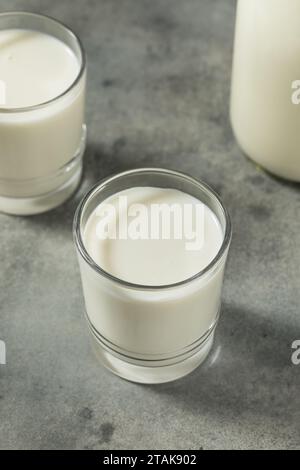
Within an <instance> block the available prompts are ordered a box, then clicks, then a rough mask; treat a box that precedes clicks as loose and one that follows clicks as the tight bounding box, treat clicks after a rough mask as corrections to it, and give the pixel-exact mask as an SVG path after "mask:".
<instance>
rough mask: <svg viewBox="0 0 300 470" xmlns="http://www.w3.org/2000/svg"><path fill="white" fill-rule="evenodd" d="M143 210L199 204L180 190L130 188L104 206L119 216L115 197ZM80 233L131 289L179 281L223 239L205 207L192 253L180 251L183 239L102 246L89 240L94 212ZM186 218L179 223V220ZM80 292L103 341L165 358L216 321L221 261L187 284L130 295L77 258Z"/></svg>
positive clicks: (105, 242)
mask: <svg viewBox="0 0 300 470" xmlns="http://www.w3.org/2000/svg"><path fill="white" fill-rule="evenodd" d="M124 195H125V196H127V198H128V201H129V203H130V205H131V204H133V203H139V204H143V205H144V206H146V207H147V208H148V209H150V206H151V205H152V204H154V203H156V204H162V203H164V204H168V205H171V204H174V203H177V204H179V205H184V204H189V205H196V204H199V201H198V200H197V199H195V198H194V197H192V196H190V195H188V194H185V193H183V192H181V191H177V190H173V189H160V188H154V187H147V188H146V187H143V188H141V187H140V188H139V187H137V188H131V189H128V190H125V191H122V192H120V193H117V194H116V195H114V196H111V197H110V198H109V199H107V200H105V201H104V203H105V204H107V203H110V204H112V205H113V206H114V207H115V208H116V209H117V211H116V214H117V219H118V222H119V223H120V224H122V223H123V222H122V221H123V220H125V219H124V218H123V216H124V214H120V212H118V207H119V206H118V198H119V196H124ZM102 204H103V203H101V205H102ZM101 205H100V206H98V208H96V209H95V210H94V211H93V212H92V213H91V215H90V216H89V219H88V221H87V223H86V226H85V229H84V231H83V242H84V245H85V248H86V250H87V252H88V253H89V255H90V256H91V258H92V259H93V260H94V262H95V263H96V264H97V265H98V266H100V267H101V268H102V269H103V270H105V271H106V272H108V273H110V274H112V275H114V276H116V277H118V278H119V279H122V280H125V281H127V282H131V283H137V284H144V285H148V286H154V285H155V286H158V285H166V284H172V283H176V282H180V281H183V280H186V279H188V278H190V277H191V276H194V275H195V274H197V273H198V272H199V271H201V270H202V269H204V268H205V267H206V266H207V265H208V264H209V263H210V262H211V261H212V260H213V259H214V258H215V256H216V255H217V253H218V251H219V250H220V247H221V245H222V242H223V239H224V234H223V231H222V228H221V226H220V223H219V221H218V219H217V217H216V216H215V215H214V214H213V212H212V211H211V210H210V209H209V208H208V207H207V206H205V205H204V222H205V224H204V238H203V245H202V247H201V249H200V250H198V251H187V250H186V245H185V241H183V240H174V239H171V240H162V239H160V240H151V239H149V240H132V239H127V240H119V239H118V238H117V239H113V240H112V239H106V240H101V239H99V238H98V237H97V235H96V229H97V224H98V222H99V220H100V218H99V215H97V212H96V211H98V213H99V207H101ZM185 220H186V219H185ZM79 262H80V267H81V274H82V282H83V289H84V295H85V303H86V310H87V314H88V317H89V320H90V322H91V324H92V325H93V327H94V328H95V329H96V330H97V332H98V333H100V334H101V336H102V337H103V338H104V341H108V342H111V343H112V344H113V345H114V347H117V348H120V350H121V351H122V352H123V354H124V351H127V352H129V353H130V354H131V355H133V356H134V357H143V355H157V356H159V355H168V356H169V357H172V356H174V355H176V354H177V353H178V352H182V350H184V349H185V348H187V347H188V346H189V347H190V346H191V345H192V343H194V342H195V341H197V340H199V338H200V337H201V336H202V335H204V334H205V333H206V332H207V331H208V330H209V328H210V327H212V326H213V325H214V323H215V322H216V319H217V316H218V312H219V308H220V294H221V287H222V278H223V270H224V262H225V260H224V261H223V262H221V263H217V265H216V266H215V267H214V268H213V270H212V271H211V272H208V273H207V274H206V275H204V276H203V277H201V278H200V279H196V280H194V281H192V282H190V283H188V284H185V285H181V286H177V287H172V288H170V289H161V290H145V289H140V290H139V289H134V288H133V289H130V288H128V287H126V286H124V285H121V284H119V283H117V282H114V281H111V280H109V279H107V278H106V277H104V276H102V275H100V274H99V273H97V272H96V271H95V270H93V269H92V268H91V267H90V266H89V265H88V264H87V263H86V262H85V261H84V260H83V259H82V258H81V257H80V256H79Z"/></svg>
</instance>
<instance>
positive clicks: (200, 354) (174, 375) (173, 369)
mask: <svg viewBox="0 0 300 470" xmlns="http://www.w3.org/2000/svg"><path fill="white" fill-rule="evenodd" d="M91 338H92V339H91V341H92V346H93V349H94V351H95V353H96V356H97V358H98V359H99V360H100V362H101V364H102V365H103V366H104V367H105V368H106V369H108V370H110V371H111V372H112V373H113V374H115V375H118V376H119V377H121V378H123V379H125V380H129V381H130V382H137V383H142V384H160V383H166V382H172V381H174V380H177V379H180V378H181V377H184V376H185V375H188V374H189V373H191V372H192V371H193V370H195V369H196V368H197V367H198V366H200V364H202V362H204V360H205V359H206V358H207V356H208V354H209V352H210V350H211V348H212V346H213V341H214V329H213V330H212V331H211V333H210V334H209V336H208V337H206V339H205V340H204V341H203V342H202V343H201V346H200V347H198V348H197V350H196V352H195V353H194V354H192V355H190V356H189V357H186V358H184V359H183V360H178V362H175V363H174V362H173V363H171V364H166V362H167V361H166V360H162V361H156V362H157V365H151V366H148V365H147V363H145V361H142V360H139V361H135V363H133V362H128V361H127V360H124V356H123V358H122V359H121V356H120V355H119V354H118V355H116V354H115V353H113V352H112V351H109V350H108V348H107V347H106V346H104V345H103V344H102V343H101V342H100V341H99V340H98V339H97V338H96V337H95V335H94V334H91ZM139 363H140V364H141V365H139Z"/></svg>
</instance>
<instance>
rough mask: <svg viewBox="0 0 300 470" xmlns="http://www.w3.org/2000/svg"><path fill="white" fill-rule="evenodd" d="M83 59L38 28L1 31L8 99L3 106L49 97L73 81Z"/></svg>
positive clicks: (1, 68) (0, 68)
mask: <svg viewBox="0 0 300 470" xmlns="http://www.w3.org/2000/svg"><path fill="white" fill-rule="evenodd" d="M78 72H79V63H78V60H77V58H76V56H75V54H74V53H73V51H72V50H71V49H70V48H69V47H68V46H67V45H65V44H64V43H63V42H61V41H60V40H59V39H56V38H55V37H52V36H50V35H48V34H43V33H40V32H38V31H30V30H23V29H8V30H2V31H0V80H2V81H3V82H4V83H5V84H6V100H5V103H2V104H0V108H1V107H2V106H3V107H6V108H14V107H15V108H20V107H26V106H33V105H37V104H41V103H44V102H46V101H49V100H51V99H53V98H55V97H57V96H59V95H60V94H61V93H63V92H64V91H65V90H67V89H68V88H69V86H70V85H71V84H72V83H73V81H74V79H75V77H76V76H77V74H78Z"/></svg>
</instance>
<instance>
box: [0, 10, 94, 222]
mask: <svg viewBox="0 0 300 470" xmlns="http://www.w3.org/2000/svg"><path fill="white" fill-rule="evenodd" d="M85 83H86V59H85V53H84V50H83V48H82V45H81V42H80V40H79V39H78V37H76V36H75V34H74V33H73V32H72V31H70V30H69V29H68V28H67V27H65V26H64V25H62V24H61V23H59V22H57V21H56V20H53V19H51V18H48V17H45V16H42V15H37V14H33V13H25V12H11V13H3V14H0V142H1V145H0V211H2V212H6V213H9V214H18V215H29V214H35V213H39V212H44V211H46V210H49V209H52V208H53V207H56V206H58V205H59V204H61V203H62V202H63V201H65V200H66V199H67V198H68V197H69V196H70V195H71V194H72V193H73V192H74V190H75V189H76V188H77V186H78V184H79V182H80V179H81V173H82V157H83V153H84V150H85V144H86V127H85V124H84V105H85Z"/></svg>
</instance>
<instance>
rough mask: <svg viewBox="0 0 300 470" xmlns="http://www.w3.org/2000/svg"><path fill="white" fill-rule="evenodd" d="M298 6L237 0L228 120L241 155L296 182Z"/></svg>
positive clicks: (299, 154) (299, 176) (294, 0)
mask: <svg viewBox="0 0 300 470" xmlns="http://www.w3.org/2000/svg"><path fill="white" fill-rule="evenodd" d="M299 28H300V0H289V1H288V2H284V1H283V0H239V2H238V9H237V22H236V38H235V48H234V64H233V75H232V99H231V120H232V125H233V129H234V132H235V135H236V137H237V140H238V142H239V144H240V145H241V147H242V149H243V150H244V151H245V153H246V154H247V155H249V156H250V157H251V158H252V159H253V160H255V161H256V162H257V163H259V164H260V165H262V166H263V167H265V168H266V169H267V170H269V171H270V172H272V173H274V174H276V175H278V176H281V177H284V178H287V179H291V180H295V181H300V132H299V128H300V107H299V106H297V105H294V104H292V101H291V96H292V88H291V86H292V82H293V81H294V80H297V79H300V61H299V57H300V35H299Z"/></svg>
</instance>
